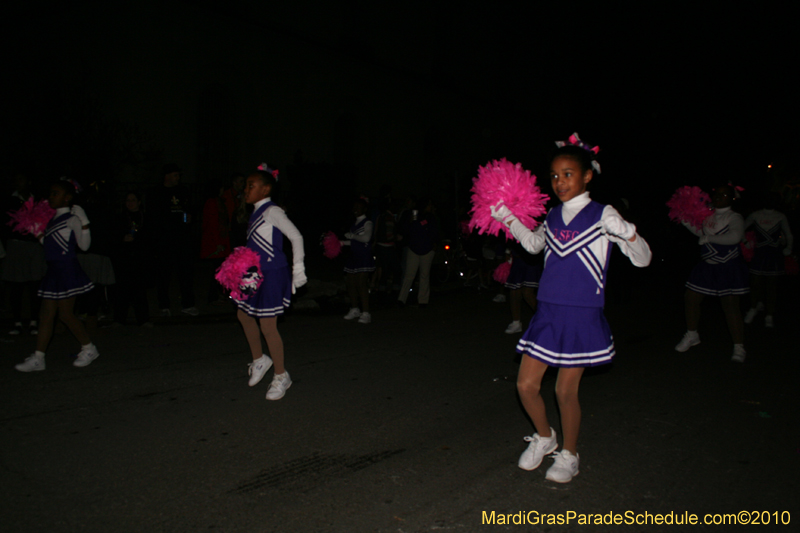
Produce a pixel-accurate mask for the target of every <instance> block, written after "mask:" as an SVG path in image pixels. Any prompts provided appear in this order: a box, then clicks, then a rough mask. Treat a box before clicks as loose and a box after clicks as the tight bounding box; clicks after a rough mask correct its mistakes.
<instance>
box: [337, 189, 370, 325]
mask: <svg viewBox="0 0 800 533" xmlns="http://www.w3.org/2000/svg"><path fill="white" fill-rule="evenodd" d="M353 215H355V217H356V221H355V222H354V223H353V225H352V226H351V227H350V231H348V232H347V233H345V234H344V238H345V239H347V240H343V241H341V243H342V246H350V258H349V259H348V260H347V264H346V265H345V267H344V273H345V282H346V284H347V294H348V296H349V297H350V310H349V311H348V312H347V314H346V315H344V319H345V320H353V319H354V318H357V319H358V322H359V323H361V324H369V323H370V322H372V315H371V314H370V312H369V278H370V274H371V273H372V272H374V271H375V258H374V257H373V256H372V245H371V241H372V221H370V220H368V219H367V200H366V199H364V198H359V199H358V200H356V201H355V202H353ZM359 304H360V306H359Z"/></svg>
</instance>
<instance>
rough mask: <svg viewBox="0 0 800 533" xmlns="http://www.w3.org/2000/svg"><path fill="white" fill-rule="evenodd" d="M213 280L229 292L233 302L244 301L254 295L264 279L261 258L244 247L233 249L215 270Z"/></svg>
mask: <svg viewBox="0 0 800 533" xmlns="http://www.w3.org/2000/svg"><path fill="white" fill-rule="evenodd" d="M214 279H216V280H217V281H219V282H220V284H221V285H222V286H223V287H225V288H226V289H228V290H229V291H231V298H233V299H234V300H246V299H248V298H250V297H251V296H253V295H254V294H255V293H256V291H257V290H258V288H259V287H260V286H261V281H262V280H263V279H264V276H263V274H262V273H261V257H259V255H258V253H257V252H255V251H253V250H251V249H250V248H247V247H246V246H239V247H237V248H234V250H233V252H231V255H229V256H228V257H227V258H226V259H225V261H224V262H223V263H222V266H220V267H219V268H218V269H217V273H216V275H215V276H214Z"/></svg>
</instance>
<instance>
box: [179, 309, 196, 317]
mask: <svg viewBox="0 0 800 533" xmlns="http://www.w3.org/2000/svg"><path fill="white" fill-rule="evenodd" d="M181 313H186V314H187V315H189V316H197V315H199V314H200V311H199V310H198V309H197V308H196V307H186V308H184V309H181Z"/></svg>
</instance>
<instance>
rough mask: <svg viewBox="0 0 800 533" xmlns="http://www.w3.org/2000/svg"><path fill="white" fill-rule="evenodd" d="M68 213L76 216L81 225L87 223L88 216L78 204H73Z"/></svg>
mask: <svg viewBox="0 0 800 533" xmlns="http://www.w3.org/2000/svg"><path fill="white" fill-rule="evenodd" d="M70 213H72V214H73V215H75V216H76V217H78V218H79V219H80V221H81V226H84V227H85V226H88V225H89V217H87V216H86V211H84V210H83V208H82V207H81V206H79V205H73V206H72V209H71V210H70Z"/></svg>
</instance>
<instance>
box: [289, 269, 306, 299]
mask: <svg viewBox="0 0 800 533" xmlns="http://www.w3.org/2000/svg"><path fill="white" fill-rule="evenodd" d="M307 282H308V278H307V277H306V267H305V265H303V264H302V263H300V264H299V265H294V266H293V267H292V294H294V293H295V292H297V289H299V288H300V287H302V286H303V285H305V284H306V283H307Z"/></svg>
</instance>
